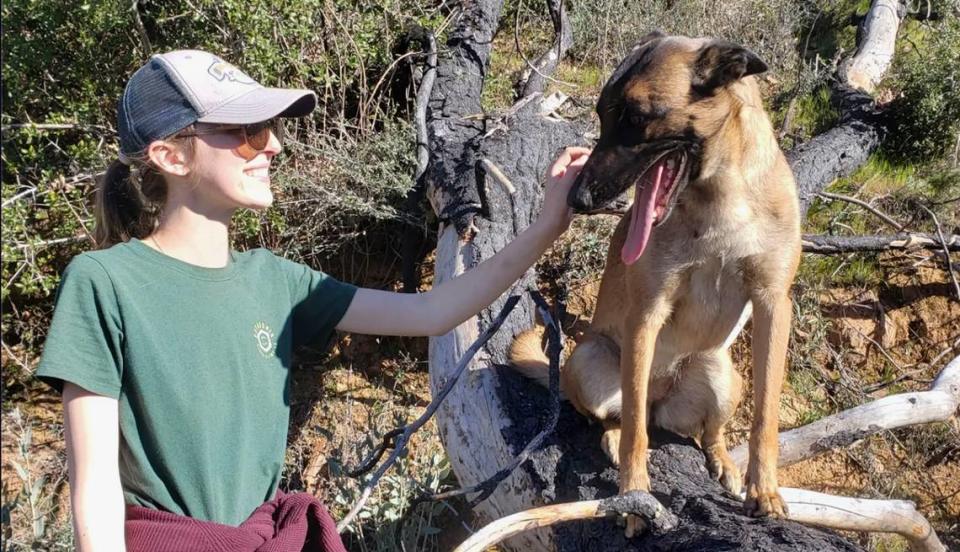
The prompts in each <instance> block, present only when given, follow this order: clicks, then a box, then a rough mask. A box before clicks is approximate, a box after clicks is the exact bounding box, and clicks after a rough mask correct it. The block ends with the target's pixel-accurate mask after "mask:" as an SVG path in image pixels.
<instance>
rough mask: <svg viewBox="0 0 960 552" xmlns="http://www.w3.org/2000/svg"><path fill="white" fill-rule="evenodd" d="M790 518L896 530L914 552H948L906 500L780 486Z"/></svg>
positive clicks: (818, 523)
mask: <svg viewBox="0 0 960 552" xmlns="http://www.w3.org/2000/svg"><path fill="white" fill-rule="evenodd" d="M779 490H780V496H781V497H783V500H784V501H786V503H787V508H788V509H789V511H788V512H787V519H789V520H792V521H796V522H799V523H803V524H806V525H816V526H819V527H829V528H831V529H841V530H844V531H869V532H879V533H896V534H898V535H901V536H903V537H904V538H906V539H907V542H909V543H910V550H912V551H913V552H946V550H947V548H946V547H945V546H944V545H943V543H941V542H940V539H939V538H938V537H937V533H936V532H935V531H934V530H933V528H932V527H931V526H930V522H928V521H927V519H926V518H924V517H923V516H922V515H921V514H920V512H918V511H917V508H916V506H914V504H913V503H912V502H908V501H906V500H870V499H866V498H849V497H845V496H835V495H829V494H825V493H818V492H814V491H808V490H805V489H792V488H789V487H780V489H779Z"/></svg>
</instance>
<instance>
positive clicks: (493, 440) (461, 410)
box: [430, 225, 553, 551]
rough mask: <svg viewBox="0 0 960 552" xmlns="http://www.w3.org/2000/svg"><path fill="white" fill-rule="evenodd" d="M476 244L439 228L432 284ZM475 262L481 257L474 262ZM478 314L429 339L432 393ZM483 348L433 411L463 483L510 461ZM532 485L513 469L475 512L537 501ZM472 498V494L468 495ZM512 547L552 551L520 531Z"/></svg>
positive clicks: (467, 258) (465, 264)
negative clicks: (437, 408)
mask: <svg viewBox="0 0 960 552" xmlns="http://www.w3.org/2000/svg"><path fill="white" fill-rule="evenodd" d="M474 256H475V251H474V247H473V246H472V245H471V244H470V243H467V242H463V241H461V240H460V239H459V237H458V236H457V232H456V229H455V228H454V227H453V226H452V225H448V226H445V227H441V229H440V236H439V238H438V240H437V260H436V267H435V273H434V285H435V286H436V285H440V284H442V283H443V282H445V281H447V280H450V279H452V278H455V277H457V276H458V275H460V274H462V273H463V272H464V271H465V270H467V269H469V268H471V265H470V262H471V259H473V258H474ZM477 262H479V261H477ZM478 335H479V331H478V328H477V318H476V317H474V318H471V319H469V320H467V321H466V322H464V323H463V324H461V325H460V326H457V328H455V329H454V330H453V331H452V332H450V333H448V334H446V335H443V336H440V337H431V338H430V391H431V393H432V394H433V395H436V394H437V392H438V391H439V390H440V388H441V387H442V386H443V384H444V383H445V382H446V381H447V378H448V377H450V375H451V372H452V371H453V370H454V368H455V367H456V366H457V364H458V362H459V360H460V358H461V357H462V356H463V353H464V352H465V351H466V350H467V349H468V348H469V347H470V345H471V344H472V343H473V342H474V341H476V339H477V336H478ZM491 366H492V363H491V362H490V359H489V358H487V356H486V354H485V353H484V350H483V349H481V350H480V352H478V353H477V355H476V356H475V357H474V359H473V361H472V362H471V363H470V366H469V367H468V368H467V371H466V373H465V374H464V375H463V376H462V380H461V381H460V382H459V383H458V384H457V385H456V386H455V387H454V388H453V390H452V391H450V394H449V395H447V398H446V400H445V401H444V402H443V404H441V405H440V409H439V410H438V412H437V416H436V421H437V428H438V430H439V432H440V438H441V440H442V441H443V446H444V449H445V450H446V451H447V455H448V456H449V457H450V463H451V467H452V468H453V471H454V473H456V474H457V479H458V480H459V483H460V486H461V487H469V486H472V485H476V484H478V483H481V482H483V481H485V480H487V479H488V478H490V477H491V476H492V475H493V474H495V473H496V472H497V471H498V470H499V469H500V468H502V467H503V466H506V465H507V464H509V463H510V461H511V460H513V456H512V455H511V454H510V446H509V444H508V443H506V442H505V441H504V438H503V427H504V426H505V425H506V424H509V423H510V422H509V417H508V416H506V414H505V413H504V412H503V411H502V409H501V407H500V401H499V399H498V398H497V395H496V389H495V385H496V378H495V374H493V373H492V372H491V369H490V367H491ZM535 487H536V486H535V485H534V484H533V482H532V481H531V480H530V476H529V475H528V474H527V472H526V471H524V470H514V471H513V473H512V474H511V475H510V477H508V478H507V479H506V480H505V481H503V482H502V483H500V485H498V486H497V490H496V491H494V493H493V494H492V495H491V496H490V498H488V499H487V500H485V501H483V502H481V503H480V504H479V505H478V506H477V507H476V508H475V510H474V511H475V512H477V513H479V514H480V515H481V516H483V517H485V518H486V519H487V520H492V519H496V518H499V517H501V516H502V515H503V513H504V512H516V511H517V510H522V509H524V508H527V507H529V505H531V504H539V503H542V502H543V501H542V500H540V499H538V497H537V496H536V494H535V492H534V489H535ZM467 498H468V499H469V498H472V496H468V497H467ZM510 547H511V549H513V550H531V551H533V550H551V549H552V548H553V546H552V545H551V544H550V542H549V539H547V538H546V536H545V535H543V534H542V533H541V532H539V531H534V532H528V533H524V534H523V535H519V536H517V537H515V538H514V539H512V540H511V541H510Z"/></svg>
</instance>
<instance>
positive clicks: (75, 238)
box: [17, 236, 88, 251]
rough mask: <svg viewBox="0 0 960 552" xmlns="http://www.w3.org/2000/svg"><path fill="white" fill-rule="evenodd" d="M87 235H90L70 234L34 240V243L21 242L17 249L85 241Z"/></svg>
mask: <svg viewBox="0 0 960 552" xmlns="http://www.w3.org/2000/svg"><path fill="white" fill-rule="evenodd" d="M87 237H88V236H70V237H68V238H57V239H55V240H44V241H38V242H32V243H30V242H28V243H21V244H19V245H17V249H20V250H21V251H22V250H24V249H37V248H40V247H46V246H48V245H60V244H64V243H73V242H78V241H83V240H85V239H87Z"/></svg>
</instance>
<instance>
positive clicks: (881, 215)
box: [817, 192, 905, 232]
mask: <svg viewBox="0 0 960 552" xmlns="http://www.w3.org/2000/svg"><path fill="white" fill-rule="evenodd" d="M817 195H819V196H820V197H824V198H827V199H836V200H839V201H846V202H847V203H853V204H854V205H859V206H860V207H863V208H864V209H866V210H867V211H870V212H871V213H873V214H874V215H876V216H877V217H879V218H880V220H882V221H883V222H885V223H887V224H889V225H890V226H892V227H893V229H894V230H896V231H897V232H903V229H904V228H905V227H904V226H903V225H902V224H900V223H899V222H897V221H895V220H893V219H892V218H890V216H889V215H887V214H885V213H883V212H882V211H880V210H879V209H877V208H876V207H874V206H873V205H870V204H869V203H867V202H866V201H862V200H859V199H857V198H855V197H850V196H845V195H840V194H832V193H829V192H820V193H818V194H817Z"/></svg>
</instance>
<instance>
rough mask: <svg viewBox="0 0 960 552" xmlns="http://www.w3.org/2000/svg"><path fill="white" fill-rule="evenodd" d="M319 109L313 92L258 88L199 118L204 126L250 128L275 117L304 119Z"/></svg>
mask: <svg viewBox="0 0 960 552" xmlns="http://www.w3.org/2000/svg"><path fill="white" fill-rule="evenodd" d="M315 107H317V95H316V94H314V93H313V91H311V90H298V89H291V88H257V89H254V90H251V91H250V92H248V93H246V94H244V95H242V96H240V97H238V98H235V99H233V100H231V101H229V102H227V103H225V104H223V105H221V106H219V107H217V108H216V109H214V110H213V111H211V112H210V113H207V114H206V115H204V116H203V117H201V118H199V119H197V121H198V122H201V123H219V124H234V125H248V124H252V123H259V122H261V121H266V120H268V119H272V118H274V117H303V116H304V115H309V114H310V112H312V111H313V110H314V108H315Z"/></svg>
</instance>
